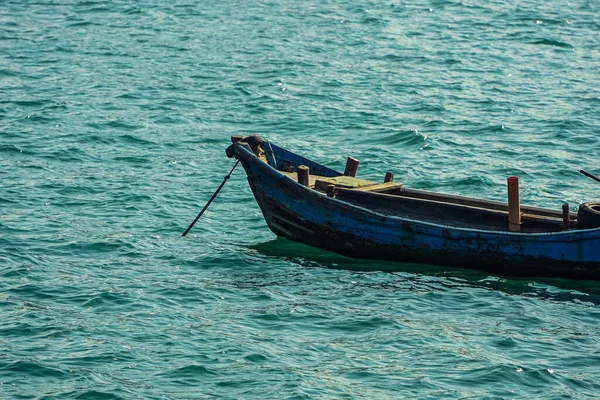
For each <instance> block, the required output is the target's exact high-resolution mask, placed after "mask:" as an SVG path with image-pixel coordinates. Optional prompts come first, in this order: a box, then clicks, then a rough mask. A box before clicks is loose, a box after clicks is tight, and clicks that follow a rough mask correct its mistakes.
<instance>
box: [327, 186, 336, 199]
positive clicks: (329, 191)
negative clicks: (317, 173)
mask: <svg viewBox="0 0 600 400" xmlns="http://www.w3.org/2000/svg"><path fill="white" fill-rule="evenodd" d="M334 195H335V185H328V186H327V197H333V196H334Z"/></svg>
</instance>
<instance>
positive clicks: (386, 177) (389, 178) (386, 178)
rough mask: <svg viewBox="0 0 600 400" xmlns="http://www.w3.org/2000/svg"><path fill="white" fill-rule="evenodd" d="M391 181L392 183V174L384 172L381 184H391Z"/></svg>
mask: <svg viewBox="0 0 600 400" xmlns="http://www.w3.org/2000/svg"><path fill="white" fill-rule="evenodd" d="M393 181H394V174H392V173H391V172H386V173H385V178H383V183H388V182H393Z"/></svg>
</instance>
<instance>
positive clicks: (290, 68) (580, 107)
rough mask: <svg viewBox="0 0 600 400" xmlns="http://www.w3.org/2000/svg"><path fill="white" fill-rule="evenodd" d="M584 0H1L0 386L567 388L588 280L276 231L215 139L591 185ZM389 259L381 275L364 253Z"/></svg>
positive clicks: (595, 353)
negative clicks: (348, 248)
mask: <svg viewBox="0 0 600 400" xmlns="http://www.w3.org/2000/svg"><path fill="white" fill-rule="evenodd" d="M599 11H600V10H599V5H598V3H597V2H595V1H579V0H575V1H570V2H561V1H557V0H552V1H547V2H533V1H523V2H517V3H514V2H507V1H500V0H497V1H490V2H480V1H470V0H464V1H425V0H416V1H406V2H404V1H393V2H389V1H388V2H361V1H358V2H357V1H329V0H325V1H323V0H321V1H313V0H305V1H286V0H272V1H256V2H238V1H220V2H193V1H182V0H174V1H171V2H165V1H156V0H140V1H136V2H130V1H111V2H100V1H73V0H71V1H61V2H56V1H38V2H33V1H7V0H5V1H3V2H2V3H1V4H0V27H1V29H0V50H1V51H0V171H1V172H0V187H1V191H0V260H1V262H0V321H1V322H0V398H6V399H18V398H22V399H29V398H39V399H130V398H144V399H192V398H193V399H202V398H290V399H291V398H295V399H302V398H369V399H375V398H381V399H387V398H392V397H397V398H432V399H438V398H552V399H555V398H561V399H562V398H595V397H597V396H598V393H600V378H599V377H600V344H599V343H600V336H599V333H598V332H599V330H598V323H599V320H600V312H599V309H598V305H599V304H600V285H599V284H598V283H597V282H582V281H569V280H558V279H512V278H510V277H501V276H494V275H489V274H485V273H480V272H476V271H470V270H461V269H450V268H444V267H439V266H419V265H403V264H392V263H380V262H367V261H360V260H352V259H347V258H343V257H340V256H336V255H332V254H328V253H325V252H322V251H318V250H315V249H311V248H309V247H306V246H303V245H300V244H296V243H291V242H288V241H286V240H283V239H276V238H275V236H274V235H273V234H272V233H271V232H270V231H269V230H268V228H267V227H266V225H265V223H264V221H263V219H262V216H261V214H260V211H259V209H258V207H257V206H256V204H255V202H254V200H253V198H252V195H251V193H250V190H249V188H248V185H247V183H246V181H245V177H244V176H243V173H242V171H236V172H235V173H234V175H233V177H232V179H231V180H230V181H229V183H228V184H227V186H226V187H225V189H224V190H223V191H222V193H221V195H220V196H219V198H218V199H217V200H216V201H215V203H213V205H212V206H211V208H210V209H209V211H208V212H207V213H206V214H205V216H204V217H203V218H202V220H201V221H200V222H199V224H198V225H197V226H196V227H195V228H194V230H193V231H192V232H191V233H190V234H189V235H188V237H187V238H185V239H182V238H181V237H180V235H181V233H182V232H183V230H184V229H185V228H186V227H187V225H188V224H189V223H190V222H191V221H192V220H193V218H194V217H195V215H196V214H197V212H198V211H199V210H200V208H201V207H202V206H203V205H204V203H205V202H206V201H207V200H208V199H209V198H210V196H211V195H212V193H213V191H214V190H215V189H216V187H217V186H218V185H219V184H220V182H221V180H222V178H223V176H224V175H225V174H226V173H227V172H228V171H229V169H230V168H231V166H232V161H231V160H229V159H227V158H226V157H225V155H224V149H225V147H226V146H227V144H228V138H229V136H230V135H240V134H262V135H263V136H265V137H267V138H269V139H271V140H273V141H274V142H276V143H278V144H280V145H283V146H284V147H288V148H290V149H292V150H295V151H297V152H299V153H302V154H307V155H310V156H312V157H313V158H314V159H316V160H318V161H320V162H322V163H325V164H327V165H329V166H331V167H333V168H338V169H340V168H343V164H344V160H345V157H346V156H348V155H352V156H354V157H356V158H358V159H360V160H361V164H360V167H359V176H361V177H364V178H371V179H377V180H380V179H382V178H383V175H384V173H385V172H386V171H391V172H393V173H394V175H395V177H396V180H398V181H402V182H403V183H405V184H406V185H407V186H409V187H414V188H426V189H432V190H437V191H442V192H452V193H456V194H463V195H477V196H479V197H484V198H488V199H498V200H503V199H504V198H505V179H506V177H507V176H508V175H512V174H515V175H519V177H520V180H521V195H522V198H523V202H524V203H528V204H535V205H539V206H544V207H552V208H556V209H560V205H561V204H562V203H563V202H564V201H567V202H569V203H570V205H571V209H572V210H575V209H576V207H577V205H578V203H579V202H582V201H589V200H594V199H595V200H597V199H598V194H599V193H600V187H599V186H598V184H597V183H595V182H593V181H592V180H590V179H588V178H585V177H583V176H581V175H579V174H578V173H577V170H578V169H579V168H584V169H588V170H590V171H591V172H595V173H598V172H600V171H599V170H598V159H600V141H599V138H598V137H599V135H598V134H599V127H600V115H599V114H598V112H597V111H598V109H599V107H600V84H599V81H598V77H599V76H600V53H599V52H598V49H599V48H600V34H599V32H600V25H599V23H598V19H597V15H598V12H599ZM390 271H392V272H390Z"/></svg>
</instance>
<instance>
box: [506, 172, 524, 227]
mask: <svg viewBox="0 0 600 400" xmlns="http://www.w3.org/2000/svg"><path fill="white" fill-rule="evenodd" d="M507 186H508V230H509V231H511V232H520V231H521V204H520V199H519V178H518V177H516V176H509V177H508V179H507Z"/></svg>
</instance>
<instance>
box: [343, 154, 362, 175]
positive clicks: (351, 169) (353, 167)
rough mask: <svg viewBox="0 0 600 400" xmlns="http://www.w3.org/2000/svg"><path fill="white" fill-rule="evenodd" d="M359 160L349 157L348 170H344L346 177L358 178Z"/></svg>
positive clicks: (347, 161)
mask: <svg viewBox="0 0 600 400" xmlns="http://www.w3.org/2000/svg"><path fill="white" fill-rule="evenodd" d="M358 162H359V161H358V160H357V159H356V158H354V157H348V159H347V160H346V169H344V175H345V176H351V177H355V176H356V171H357V170H358Z"/></svg>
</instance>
